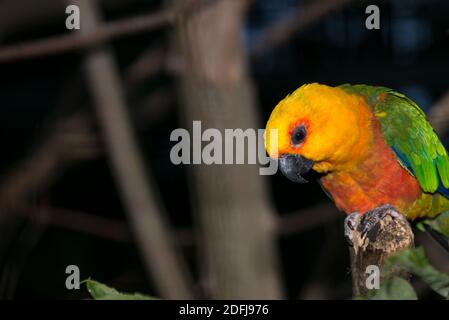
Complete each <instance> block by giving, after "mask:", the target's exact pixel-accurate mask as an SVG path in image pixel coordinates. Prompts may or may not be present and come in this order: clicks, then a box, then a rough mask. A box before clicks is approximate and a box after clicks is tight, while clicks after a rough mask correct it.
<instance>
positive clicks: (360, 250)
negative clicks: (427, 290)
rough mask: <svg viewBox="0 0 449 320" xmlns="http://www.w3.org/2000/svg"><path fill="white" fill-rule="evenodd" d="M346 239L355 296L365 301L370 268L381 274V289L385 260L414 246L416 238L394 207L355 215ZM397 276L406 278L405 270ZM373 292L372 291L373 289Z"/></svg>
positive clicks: (347, 226)
mask: <svg viewBox="0 0 449 320" xmlns="http://www.w3.org/2000/svg"><path fill="white" fill-rule="evenodd" d="M345 236H346V239H347V240H348V242H349V244H350V254H351V274H352V291H353V292H352V293H353V296H354V297H366V296H368V295H369V294H370V288H368V287H367V285H366V281H367V278H368V276H369V275H370V273H367V267H368V266H377V267H378V268H379V270H380V285H382V280H383V277H384V276H385V274H384V264H385V262H386V259H387V258H388V257H389V256H391V255H393V254H395V253H396V252H398V251H400V250H403V249H407V248H410V247H413V246H414V236H413V232H412V229H411V227H410V224H409V223H408V221H407V220H406V218H405V217H404V216H403V215H402V214H400V213H399V212H398V211H396V210H395V209H394V208H393V207H391V206H382V207H379V208H376V209H374V210H372V211H369V212H367V213H365V214H364V215H363V216H362V215H360V214H359V213H353V214H352V215H350V216H348V217H347V218H346V219H345ZM394 274H395V275H397V276H401V277H404V278H407V274H406V273H404V271H403V270H400V269H398V270H395V272H394ZM371 289H372V288H371Z"/></svg>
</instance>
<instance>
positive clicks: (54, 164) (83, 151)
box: [0, 114, 99, 206]
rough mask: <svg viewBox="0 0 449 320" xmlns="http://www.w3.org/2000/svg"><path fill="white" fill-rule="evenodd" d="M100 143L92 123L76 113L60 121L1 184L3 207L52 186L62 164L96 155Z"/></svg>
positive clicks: (0, 201)
mask: <svg viewBox="0 0 449 320" xmlns="http://www.w3.org/2000/svg"><path fill="white" fill-rule="evenodd" d="M98 152H99V146H98V142H97V140H96V139H95V138H94V136H93V135H92V132H90V128H89V124H88V123H87V122H85V119H83V118H82V116H80V115H78V114H76V115H72V116H70V117H67V118H66V119H64V120H62V121H61V122H60V123H58V124H57V125H56V126H55V127H54V129H53V130H52V131H51V132H50V133H49V134H48V136H47V138H46V140H45V141H44V142H43V143H42V144H39V145H37V146H36V147H35V149H34V150H32V152H31V153H30V155H29V156H28V158H26V159H25V160H24V161H22V162H19V163H18V164H17V165H16V166H15V167H13V168H12V169H11V170H10V172H9V173H8V174H7V175H6V177H5V178H3V179H2V181H1V183H0V206H5V205H6V206H15V205H18V204H22V203H23V202H26V201H27V200H29V198H30V196H31V195H35V194H38V192H39V190H43V189H45V188H46V187H47V186H49V185H50V184H51V183H52V181H53V178H55V177H56V176H57V174H58V172H59V170H60V169H62V167H63V166H64V165H65V164H67V163H70V162H72V161H79V160H81V159H86V158H91V157H92V156H95V155H97V154H98Z"/></svg>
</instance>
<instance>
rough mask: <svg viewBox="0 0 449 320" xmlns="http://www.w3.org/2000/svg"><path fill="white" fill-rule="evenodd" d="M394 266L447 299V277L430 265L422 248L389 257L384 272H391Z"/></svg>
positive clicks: (448, 279) (448, 292)
mask: <svg viewBox="0 0 449 320" xmlns="http://www.w3.org/2000/svg"><path fill="white" fill-rule="evenodd" d="M394 266H399V267H402V268H404V269H406V270H408V271H409V272H411V273H413V274H414V275H416V276H418V277H420V278H421V279H422V280H423V281H424V282H425V283H427V284H428V285H429V286H430V287H431V288H432V289H433V290H434V291H435V292H437V293H438V294H440V295H441V296H443V297H445V298H448V297H449V275H447V274H445V273H443V272H440V271H438V270H436V269H435V268H434V267H433V266H432V265H430V263H429V261H428V260H427V257H426V255H425V253H424V249H423V248H422V247H420V248H413V249H407V250H403V251H400V252H398V253H397V254H395V255H393V256H391V257H389V258H388V260H387V264H386V270H392V268H393V267H394Z"/></svg>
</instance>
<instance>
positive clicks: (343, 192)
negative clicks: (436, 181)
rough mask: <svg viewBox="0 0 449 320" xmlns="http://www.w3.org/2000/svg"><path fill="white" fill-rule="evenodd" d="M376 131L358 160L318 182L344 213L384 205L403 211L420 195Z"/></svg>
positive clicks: (413, 179) (377, 128)
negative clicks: (372, 139) (366, 149)
mask: <svg viewBox="0 0 449 320" xmlns="http://www.w3.org/2000/svg"><path fill="white" fill-rule="evenodd" d="M375 130H376V133H375V138H374V141H373V144H372V147H371V148H369V151H368V154H367V155H366V156H365V157H363V159H362V160H361V161H359V162H358V163H354V166H353V167H352V168H348V169H346V170H342V171H337V172H331V173H329V174H327V175H326V176H324V177H323V178H322V179H321V182H322V184H323V187H324V188H325V189H326V190H327V191H328V192H329V193H330V194H331V195H332V197H333V199H334V201H335V204H336V205H337V207H338V208H340V209H341V210H343V211H345V212H346V213H347V214H350V213H353V212H360V213H365V212H366V211H369V210H372V209H374V208H376V207H379V206H381V205H384V204H391V205H393V206H395V207H396V208H397V209H398V210H399V211H405V210H406V209H407V208H408V207H409V206H410V205H411V204H412V203H413V202H415V201H416V200H417V199H418V198H419V197H420V196H421V193H422V191H421V188H420V186H419V184H418V182H417V180H416V179H415V178H414V177H413V176H412V175H410V173H409V172H408V171H407V170H406V169H404V168H403V167H402V166H401V164H400V163H399V162H398V160H397V158H396V156H395V154H394V153H393V151H392V150H391V149H390V147H389V146H388V145H387V144H386V143H385V141H384V139H383V137H382V135H381V132H380V128H379V127H378V126H375Z"/></svg>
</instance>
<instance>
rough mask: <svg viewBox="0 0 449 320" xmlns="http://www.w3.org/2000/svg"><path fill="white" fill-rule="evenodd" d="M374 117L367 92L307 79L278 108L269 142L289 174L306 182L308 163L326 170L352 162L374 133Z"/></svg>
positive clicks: (271, 152) (270, 151) (270, 125)
mask: <svg viewBox="0 0 449 320" xmlns="http://www.w3.org/2000/svg"><path fill="white" fill-rule="evenodd" d="M372 119H373V117H372V114H371V112H370V111H369V108H367V104H366V102H365V100H364V99H363V98H361V97H359V96H356V95H352V94H349V93H346V92H345V91H343V90H342V89H339V88H333V87H329V86H325V85H321V84H317V83H313V84H308V85H304V86H302V87H300V88H299V89H297V90H296V91H295V92H293V93H292V94H291V95H289V96H287V97H286V98H285V99H283V100H282V101H281V102H280V103H279V104H278V105H277V106H276V107H275V108H274V110H273V112H272V113H271V116H270V119H269V120H268V123H267V126H266V134H265V147H266V150H267V152H268V154H269V155H270V157H272V158H279V160H280V169H281V171H282V172H283V173H284V174H285V175H286V176H287V177H288V178H290V179H291V180H293V181H295V182H306V181H305V180H304V179H303V178H302V177H301V174H303V173H305V172H306V171H308V170H310V169H314V170H315V171H317V172H319V173H327V172H330V171H335V170H344V169H345V168H350V167H353V166H354V165H355V163H356V162H357V161H358V160H360V159H361V158H362V157H363V156H364V154H365V151H366V150H367V148H368V146H369V145H370V144H369V142H370V141H372V139H373V137H372V134H371V132H372V130H370V126H371V121H372ZM273 129H277V139H276V136H273V131H272V130H273Z"/></svg>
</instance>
